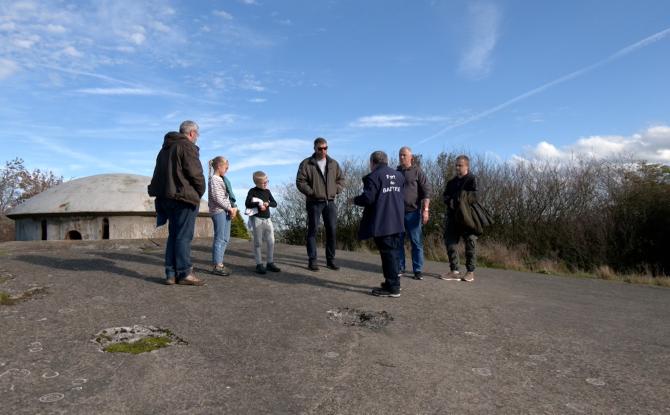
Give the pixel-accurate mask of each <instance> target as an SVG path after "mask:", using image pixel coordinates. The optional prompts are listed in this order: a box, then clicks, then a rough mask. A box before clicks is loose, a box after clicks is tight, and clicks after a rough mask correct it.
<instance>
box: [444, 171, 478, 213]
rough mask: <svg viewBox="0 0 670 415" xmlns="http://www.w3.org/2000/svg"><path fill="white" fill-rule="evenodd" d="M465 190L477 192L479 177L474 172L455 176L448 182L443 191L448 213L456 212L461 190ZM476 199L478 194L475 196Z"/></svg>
mask: <svg viewBox="0 0 670 415" xmlns="http://www.w3.org/2000/svg"><path fill="white" fill-rule="evenodd" d="M462 190H464V191H467V192H477V179H476V178H475V175H474V174H472V173H468V174H466V175H465V176H463V177H458V176H454V177H453V178H452V179H451V180H449V181H448V182H447V185H446V186H445V188H444V192H443V193H442V200H444V204H445V205H446V206H447V213H448V214H452V215H453V214H454V212H455V211H456V209H457V208H458V205H459V203H460V200H459V197H460V192H461V191H462ZM473 197H475V199H476V196H473Z"/></svg>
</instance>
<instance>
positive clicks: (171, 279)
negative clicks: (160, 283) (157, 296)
mask: <svg viewBox="0 0 670 415" xmlns="http://www.w3.org/2000/svg"><path fill="white" fill-rule="evenodd" d="M176 283H177V279H176V278H175V277H174V275H173V276H171V277H166V278H165V285H175V284H176Z"/></svg>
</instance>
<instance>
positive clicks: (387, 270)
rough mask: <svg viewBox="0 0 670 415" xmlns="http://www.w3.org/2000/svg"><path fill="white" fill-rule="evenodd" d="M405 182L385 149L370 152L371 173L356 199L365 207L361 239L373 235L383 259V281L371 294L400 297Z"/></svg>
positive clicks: (365, 178) (356, 202)
mask: <svg viewBox="0 0 670 415" xmlns="http://www.w3.org/2000/svg"><path fill="white" fill-rule="evenodd" d="M404 186H405V178H404V176H403V175H402V173H400V172H398V171H395V170H393V169H392V168H390V167H389V166H388V156H387V155H386V153H384V152H383V151H375V152H374V153H372V154H371V155H370V174H368V175H367V176H365V177H363V193H361V194H360V195H359V196H356V197H355V198H354V199H353V202H354V203H355V204H356V205H357V206H363V207H364V208H365V209H364V210H363V218H362V219H361V224H360V227H359V229H358V239H359V240H364V239H369V238H374V240H375V244H376V245H377V248H378V249H379V254H380V255H381V259H382V270H383V271H384V282H383V283H382V285H381V288H374V289H373V290H372V295H376V296H380V297H394V298H395V297H400V277H399V276H398V263H399V261H398V259H399V258H398V256H399V250H400V246H401V243H402V240H401V239H400V235H401V233H402V231H403V218H404V216H405V202H404V198H403V188H404Z"/></svg>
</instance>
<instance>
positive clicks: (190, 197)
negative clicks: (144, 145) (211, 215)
mask: <svg viewBox="0 0 670 415" xmlns="http://www.w3.org/2000/svg"><path fill="white" fill-rule="evenodd" d="M148 190H149V196H154V197H156V198H159V199H161V198H162V199H175V200H179V201H182V202H186V203H190V204H192V205H195V206H199V205H200V198H202V195H203V194H205V190H206V186H205V176H204V175H203V174H202V164H200V149H199V148H198V146H196V145H195V144H193V143H192V142H190V141H189V139H188V137H186V135H184V134H181V133H177V132H174V131H172V132H169V133H167V134H166V135H165V139H164V140H163V147H162V148H161V151H160V152H159V153H158V156H157V157H156V167H155V168H154V175H153V177H152V178H151V184H149V188H148Z"/></svg>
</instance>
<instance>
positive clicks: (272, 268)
mask: <svg viewBox="0 0 670 415" xmlns="http://www.w3.org/2000/svg"><path fill="white" fill-rule="evenodd" d="M265 269H267V270H268V271H272V272H279V271H281V269H279V267H278V266H276V265H275V263H274V262H270V263H269V264H268V265H267V266H266V267H265Z"/></svg>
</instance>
